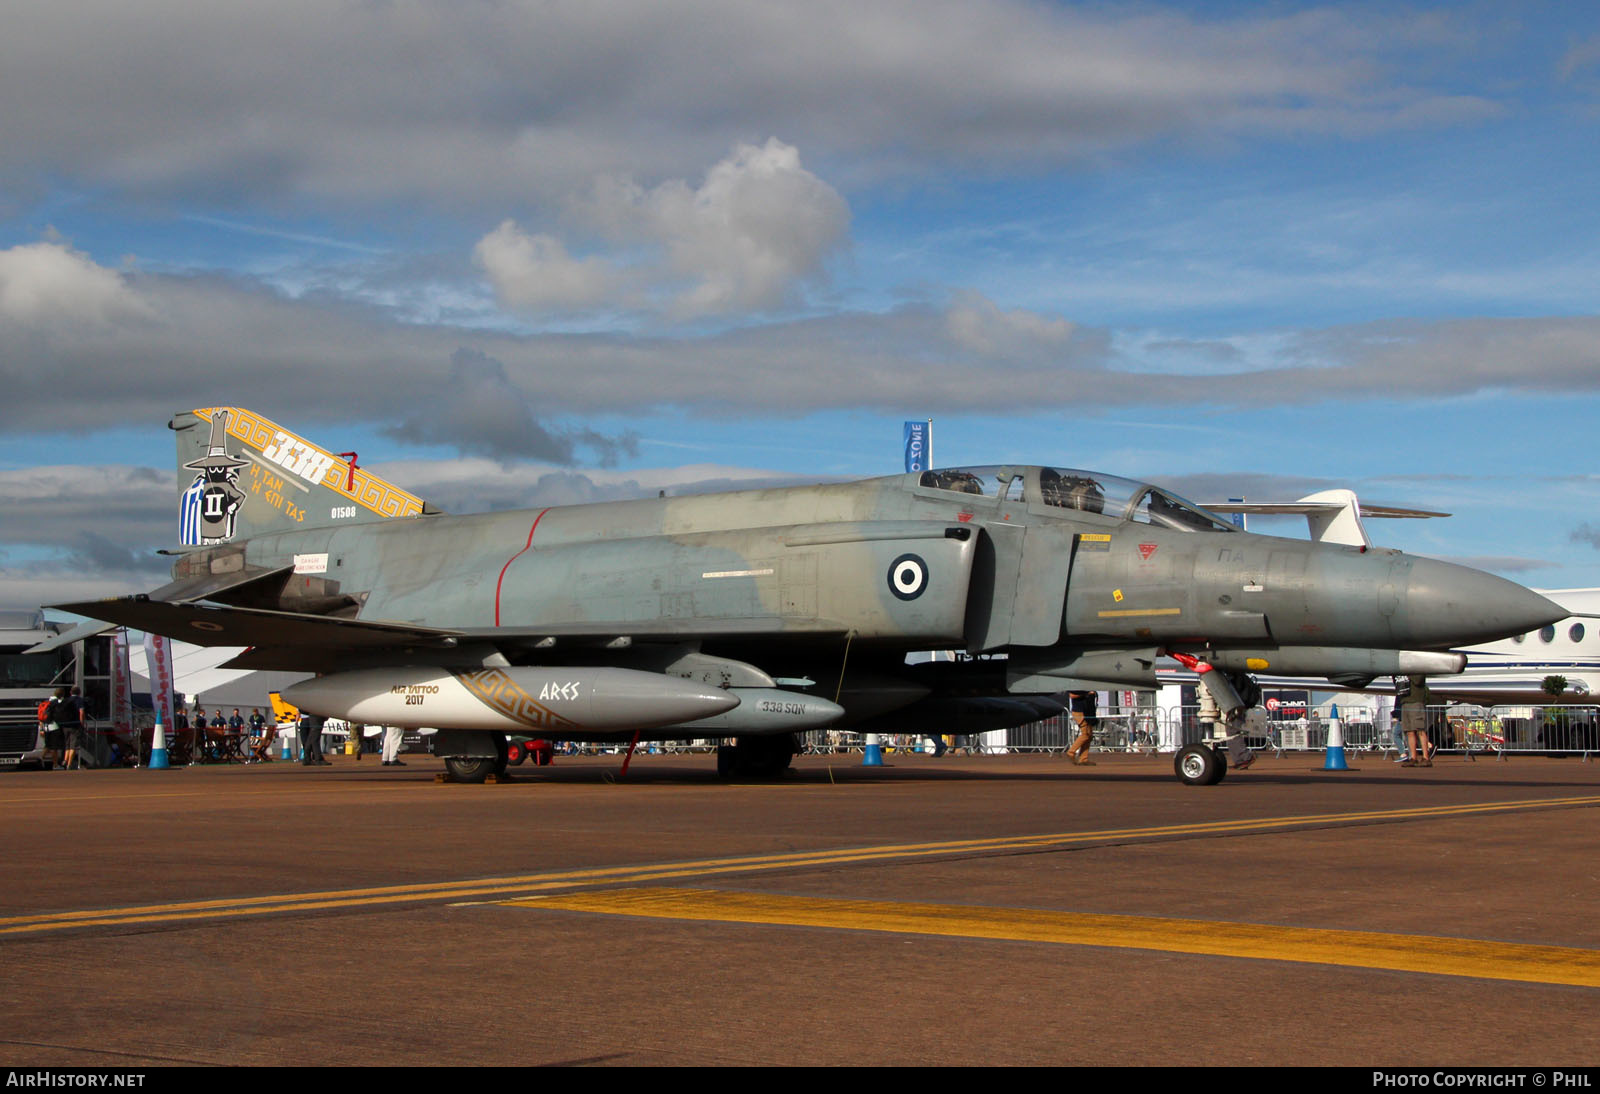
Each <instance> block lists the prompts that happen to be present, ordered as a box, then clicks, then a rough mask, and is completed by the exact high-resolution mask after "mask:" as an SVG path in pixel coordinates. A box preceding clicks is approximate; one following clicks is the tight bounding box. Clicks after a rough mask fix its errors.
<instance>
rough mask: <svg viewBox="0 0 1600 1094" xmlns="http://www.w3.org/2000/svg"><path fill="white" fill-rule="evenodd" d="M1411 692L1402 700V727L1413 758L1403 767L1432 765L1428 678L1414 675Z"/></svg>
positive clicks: (1411, 680)
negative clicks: (1429, 736) (1429, 735)
mask: <svg viewBox="0 0 1600 1094" xmlns="http://www.w3.org/2000/svg"><path fill="white" fill-rule="evenodd" d="M1407 682H1408V683H1409V684H1410V685H1411V689H1410V692H1409V693H1408V694H1406V695H1405V696H1403V697H1402V698H1401V700H1400V728H1401V729H1403V730H1405V734H1406V743H1407V745H1408V746H1409V748H1410V752H1411V758H1410V759H1409V760H1406V761H1405V762H1404V763H1402V764H1401V765H1400V766H1401V767H1432V766H1433V752H1434V749H1433V746H1432V745H1431V744H1429V742H1428V680H1427V677H1425V676H1412V677H1410V678H1409V679H1408V681H1407Z"/></svg>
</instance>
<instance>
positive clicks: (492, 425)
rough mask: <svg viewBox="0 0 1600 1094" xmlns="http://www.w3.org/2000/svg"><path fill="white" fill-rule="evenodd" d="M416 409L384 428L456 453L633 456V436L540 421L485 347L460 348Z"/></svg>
mask: <svg viewBox="0 0 1600 1094" xmlns="http://www.w3.org/2000/svg"><path fill="white" fill-rule="evenodd" d="M419 394H421V395H422V397H421V398H419V399H417V400H416V401H415V404H414V405H415V406H416V407H417V409H415V410H413V411H412V412H411V413H410V414H408V415H407V416H406V417H405V419H404V420H403V421H402V422H401V423H400V424H399V425H397V426H392V427H389V428H386V429H385V430H384V432H385V433H388V434H389V435H390V436H393V437H397V438H399V439H401V440H407V441H414V442H420V443H423V444H447V445H452V446H454V447H455V448H456V449H457V450H458V451H461V452H466V453H472V454H476V455H491V456H495V457H497V458H501V459H505V458H525V459H535V460H550V461H552V462H555V463H561V464H570V463H575V462H577V453H578V450H579V449H580V448H586V449H589V450H590V451H591V452H592V453H593V454H594V455H595V457H596V458H598V460H599V462H600V463H601V464H603V465H605V464H611V463H615V462H616V460H617V458H618V457H619V456H621V455H624V454H632V453H633V452H634V450H635V448H636V445H637V442H636V439H635V438H634V437H633V436H632V435H631V434H630V435H624V436H621V437H606V436H603V435H601V434H599V433H596V432H595V431H593V430H589V429H576V430H561V429H554V428H551V427H549V426H546V425H543V424H541V423H540V422H539V421H538V419H537V418H536V417H535V416H534V411H533V406H532V403H531V402H530V400H529V398H528V395H527V393H526V392H525V391H523V390H522V389H521V388H519V387H518V386H517V385H516V384H514V383H512V382H511V380H510V378H509V377H507V375H506V368H505V365H504V364H502V363H501V362H499V361H497V360H495V359H494V358H493V357H490V356H488V355H487V354H485V353H483V352H482V351H481V350H473V349H458V350H456V352H455V353H454V354H453V355H452V356H451V358H450V371H449V375H448V376H447V378H446V379H445V380H444V382H443V383H440V384H436V385H432V386H431V390H426V389H425V390H424V391H422V392H420V393H419Z"/></svg>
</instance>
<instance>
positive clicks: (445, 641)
mask: <svg viewBox="0 0 1600 1094" xmlns="http://www.w3.org/2000/svg"><path fill="white" fill-rule="evenodd" d="M53 607H55V608H58V609H59V610H61V611H64V612H73V613H74V614H77V615H86V616H89V617H90V618H91V619H102V620H105V621H106V622H108V623H115V624H118V625H119V626H124V627H133V628H134V629H135V630H141V631H150V632H152V633H154V634H164V635H166V636H167V637H169V638H177V639H181V640H182V641H184V642H189V643H192V644H194V645H196V646H314V647H322V648H328V647H339V648H341V649H355V650H370V649H381V648H384V647H390V646H433V647H441V646H444V647H447V646H453V645H455V644H456V640H457V638H458V637H459V636H460V634H461V632H460V631H454V630H442V629H440V628H437V627H422V626H415V625H412V624H406V623H369V622H365V621H363V620H359V619H337V618H334V617H331V616H325V615H304V614H299V613H296V612H271V611H262V610H260V609H258V608H223V607H211V606H209V605H205V604H179V603H171V602H165V601H159V600H151V599H150V598H149V597H147V596H127V597H113V598H112V599H109V600H88V601H83V602H81V603H77V604H56V605H53Z"/></svg>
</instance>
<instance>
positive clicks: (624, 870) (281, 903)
mask: <svg viewBox="0 0 1600 1094" xmlns="http://www.w3.org/2000/svg"><path fill="white" fill-rule="evenodd" d="M1596 804H1600V797H1576V798H1545V799H1531V800H1524V801H1513V802H1491V803H1484V804H1477V805H1440V806H1428V807H1422V808H1410V809H1384V810H1369V811H1359V812H1351V813H1315V814H1303V815H1298V816H1287V817H1254V818H1244V819H1235V820H1221V821H1200V822H1195V823H1189V824H1168V825H1153V826H1149V827H1138V828H1108V829H1099V830H1095V829H1088V830H1083V831H1078V832H1051V833H1041V834H1033V835H1015V836H992V837H982V838H976V839H965V840H941V841H934V842H924V843H891V844H879V845H877V846H867V847H836V848H821V849H817V850H813V851H788V852H782V853H779V854H770V855H734V856H726V857H719V858H708V859H690V860H686V861H678V862H656V863H642V864H640V863H636V864H629V865H624V866H594V867H579V868H574V869H565V870H550V871H542V872H539V873H532V874H521V875H513V876H510V877H490V878H470V879H461V880H451V881H433V882H422V883H416V884H410V885H382V886H371V887H366V888H359V889H333V890H320V891H312V892H301V893H273V894H270V895H266V896H248V897H223V898H217V899H212V900H196V901H182V902H174V903H156V904H141V905H133V906H124V907H118V908H83V909H73V910H68V911H56V912H39V913H32V914H22V915H8V916H0V937H4V936H18V935H29V934H39V933H42V932H46V931H58V930H65V929H69V928H74V927H108V926H118V925H124V924H134V923H160V922H179V921H184V920H194V919H207V918H232V917H239V916H256V915H272V914H279V913H286V912H306V911H326V910H329V909H335V908H359V907H363V906H376V905H383V904H396V903H420V902H429V901H452V902H461V901H466V900H472V899H489V900H498V899H501V898H504V897H509V896H514V895H517V894H522V893H537V892H549V891H552V890H562V889H577V888H589V887H593V886H596V885H637V884H640V883H642V882H647V881H676V880H681V879H685V878H706V877H715V876H729V875H734V874H747V873H760V872H765V871H771V870H794V869H805V868H810V867H828V866H843V865H850V864H861V863H872V862H883V861H888V860H891V859H916V858H936V857H945V856H951V855H992V854H1010V853H1018V852H1026V851H1040V850H1048V849H1051V848H1057V847H1070V846H1092V845H1095V844H1105V843H1126V842H1134V841H1139V840H1150V839H1184V838H1203V837H1206V836H1231V835H1249V834H1263V833H1268V832H1278V831H1286V830H1294V829H1304V828H1324V827H1330V826H1339V825H1345V824H1364V823H1374V822H1382V821H1391V820H1421V819H1426V818H1439V817H1458V816H1468V815H1478V814H1485V813H1507V812H1518V811H1522V810H1529V809H1549V808H1560V807H1572V806H1592V805H1596Z"/></svg>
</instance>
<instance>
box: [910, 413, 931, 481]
mask: <svg viewBox="0 0 1600 1094" xmlns="http://www.w3.org/2000/svg"><path fill="white" fill-rule="evenodd" d="M905 446H906V470H907V471H926V470H927V469H928V423H927V422H925V421H924V422H907V423H906V427H905Z"/></svg>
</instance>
